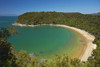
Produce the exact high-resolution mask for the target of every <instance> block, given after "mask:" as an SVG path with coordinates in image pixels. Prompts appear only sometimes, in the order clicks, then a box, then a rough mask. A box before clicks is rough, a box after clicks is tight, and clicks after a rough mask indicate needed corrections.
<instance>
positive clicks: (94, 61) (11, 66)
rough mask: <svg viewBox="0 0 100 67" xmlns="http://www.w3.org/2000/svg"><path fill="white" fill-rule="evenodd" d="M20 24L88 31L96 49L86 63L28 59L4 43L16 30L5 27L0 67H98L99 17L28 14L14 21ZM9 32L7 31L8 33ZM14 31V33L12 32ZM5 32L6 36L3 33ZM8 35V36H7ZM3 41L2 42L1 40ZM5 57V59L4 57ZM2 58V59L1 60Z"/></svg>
mask: <svg viewBox="0 0 100 67" xmlns="http://www.w3.org/2000/svg"><path fill="white" fill-rule="evenodd" d="M16 22H17V23H21V24H34V25H36V24H64V25H69V26H73V27H77V28H80V29H83V30H86V31H88V32H89V33H91V34H92V35H94V36H95V37H96V39H95V40H94V43H96V44H97V48H96V49H95V50H94V51H93V55H92V56H91V57H89V58H88V61H86V62H80V60H78V59H70V58H69V57H67V56H65V57H63V58H61V57H59V56H57V58H56V59H54V61H51V62H48V61H47V60H45V61H44V60H42V61H41V60H38V59H37V58H36V57H30V56H29V54H28V53H27V52H25V51H20V52H16V51H15V50H14V49H13V48H11V47H12V46H10V45H11V44H10V43H7V42H6V39H5V38H7V37H8V36H10V34H11V32H12V34H14V32H16V31H15V29H16V28H13V29H12V28H11V27H7V28H8V29H7V30H6V29H0V34H1V35H2V36H0V50H2V51H0V54H1V55H0V67H100V15H89V14H81V13H62V12H28V13H24V14H22V15H20V16H19V17H18V19H17V21H16ZM8 30H9V31H8ZM13 30H14V31H13ZM4 31H8V32H6V34H5V33H4ZM8 34H9V35H8ZM2 39H3V40H2ZM5 56H6V57H5ZM1 58H2V59H1Z"/></svg>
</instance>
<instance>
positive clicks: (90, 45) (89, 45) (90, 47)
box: [56, 24, 96, 61]
mask: <svg viewBox="0 0 100 67" xmlns="http://www.w3.org/2000/svg"><path fill="white" fill-rule="evenodd" d="M56 26H60V27H65V28H69V29H72V30H74V31H76V32H79V33H80V34H81V35H83V36H84V37H85V38H86V41H87V43H86V46H87V47H86V48H84V50H83V52H82V54H83V55H82V56H80V58H79V59H80V60H81V61H87V59H88V57H89V56H91V54H92V51H93V49H96V44H93V41H94V39H95V37H94V36H93V35H91V34H89V33H88V32H86V31H84V30H81V29H78V28H75V27H70V26H67V25H60V24H57V25H56Z"/></svg>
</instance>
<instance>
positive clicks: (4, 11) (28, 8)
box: [0, 0, 100, 16]
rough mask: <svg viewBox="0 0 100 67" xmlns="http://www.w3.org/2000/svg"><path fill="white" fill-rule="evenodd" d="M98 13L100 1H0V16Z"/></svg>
mask: <svg viewBox="0 0 100 67" xmlns="http://www.w3.org/2000/svg"><path fill="white" fill-rule="evenodd" d="M40 11H56V12H80V13H83V14H90V13H97V12H100V0H0V15H2V16H18V15H21V14H23V13H26V12H40Z"/></svg>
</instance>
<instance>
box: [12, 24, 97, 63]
mask: <svg viewBox="0 0 100 67" xmlns="http://www.w3.org/2000/svg"><path fill="white" fill-rule="evenodd" d="M12 25H15V26H29V27H34V26H40V25H26V24H19V23H14V24H12ZM42 25H50V26H52V25H53V24H42ZM53 26H59V27H64V28H69V29H72V30H74V31H76V32H78V33H79V34H81V35H82V36H83V37H85V39H86V41H87V43H86V44H85V46H86V48H84V49H83V51H82V54H81V55H80V57H79V59H80V60H81V61H87V59H88V57H89V56H91V54H92V51H93V49H96V44H93V41H94V39H95V37H94V36H93V35H91V34H89V33H88V32H86V31H84V30H81V29H78V28H75V27H70V26H67V25H61V24H56V25H53Z"/></svg>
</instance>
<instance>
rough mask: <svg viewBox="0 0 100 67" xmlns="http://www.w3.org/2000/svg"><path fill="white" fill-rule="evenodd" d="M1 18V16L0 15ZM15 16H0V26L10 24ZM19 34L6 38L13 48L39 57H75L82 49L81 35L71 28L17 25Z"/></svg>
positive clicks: (14, 19)
mask: <svg viewBox="0 0 100 67" xmlns="http://www.w3.org/2000/svg"><path fill="white" fill-rule="evenodd" d="M0 18H1V17H0ZM16 19H17V17H2V18H1V19H0V27H5V26H7V25H11V24H12V23H14V22H15V21H16ZM17 30H18V31H19V34H17V35H14V36H11V37H9V38H8V40H7V41H8V42H10V43H11V44H12V45H13V46H14V48H15V50H17V51H20V50H26V51H27V52H28V53H33V54H35V56H37V57H39V58H49V59H50V58H54V57H55V55H64V54H67V55H69V56H71V57H73V56H74V57H77V56H79V55H80V53H81V51H82V49H83V48H82V46H83V45H84V42H81V40H82V37H80V35H79V34H78V33H76V32H74V31H72V30H69V29H66V28H62V27H56V26H48V25H42V26H37V27H17Z"/></svg>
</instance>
